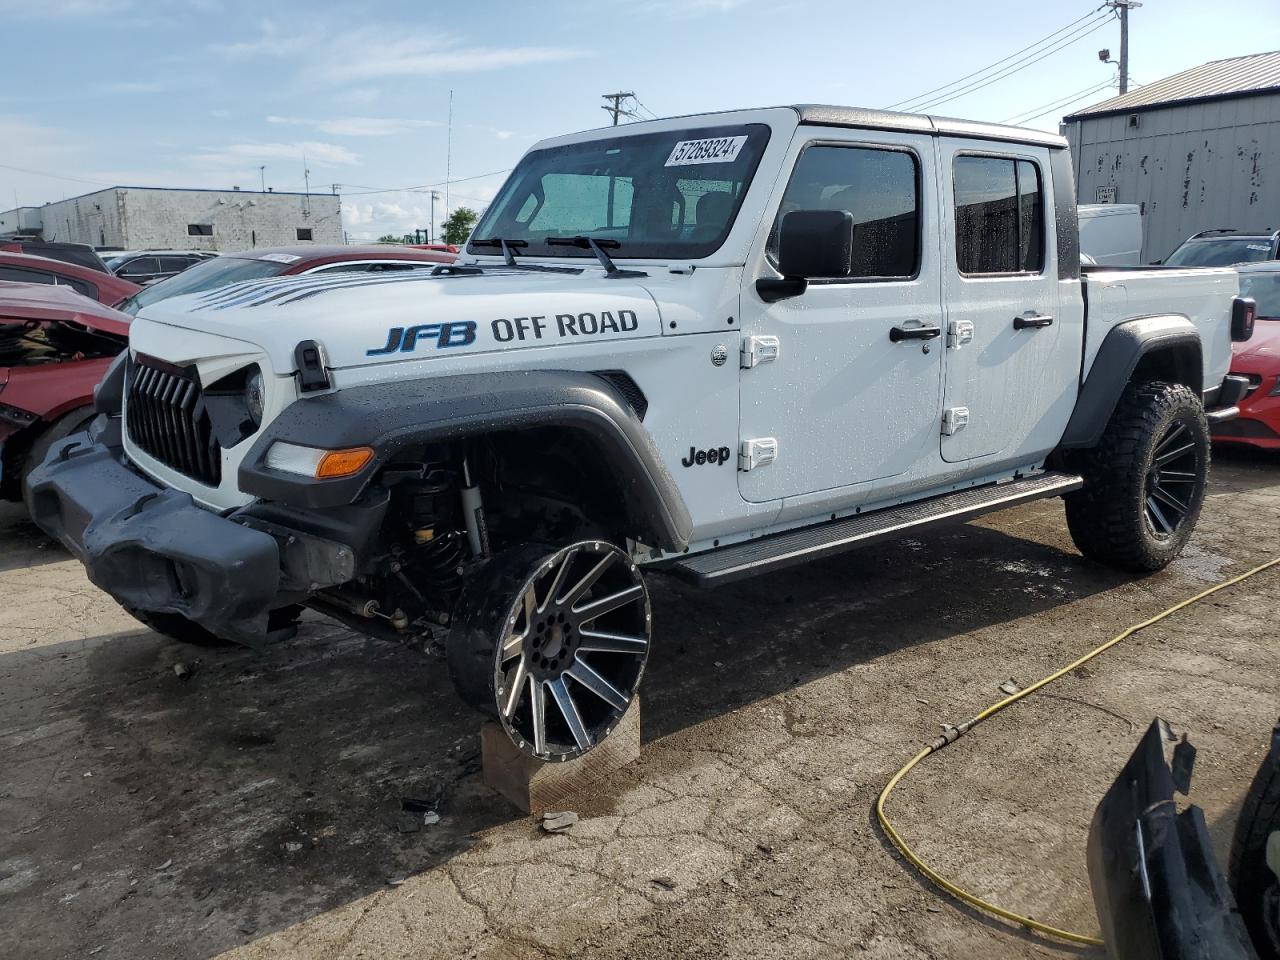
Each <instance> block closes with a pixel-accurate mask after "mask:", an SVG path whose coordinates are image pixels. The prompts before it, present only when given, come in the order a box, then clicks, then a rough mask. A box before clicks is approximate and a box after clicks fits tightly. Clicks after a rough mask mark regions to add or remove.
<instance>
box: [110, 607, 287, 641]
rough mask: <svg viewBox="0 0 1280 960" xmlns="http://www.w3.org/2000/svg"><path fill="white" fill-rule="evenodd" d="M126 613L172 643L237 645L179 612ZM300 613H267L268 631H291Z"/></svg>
mask: <svg viewBox="0 0 1280 960" xmlns="http://www.w3.org/2000/svg"><path fill="white" fill-rule="evenodd" d="M125 610H126V611H128V612H129V614H130V615H131V616H132V617H133V618H134V619H136V620H138V621H140V622H141V623H143V624H144V625H146V626H147V627H150V628H151V629H152V630H154V631H155V632H156V633H158V634H160V635H161V636H165V637H168V638H169V639H170V640H177V641H178V642H179V643H190V644H193V645H194V646H197V647H232V646H236V642H235V641H234V640H228V639H226V638H225V637H219V636H218V635H217V634H214V633H210V632H209V631H208V630H206V629H205V628H204V627H202V626H200V624H198V623H196V622H195V621H194V620H189V619H187V618H186V617H184V616H183V615H182V614H180V613H168V612H157V611H154V610H135V609H134V608H133V607H125ZM300 613H302V607H299V606H288V607H280V608H279V609H278V610H272V611H271V612H270V613H269V614H267V632H268V633H275V632H276V631H278V630H285V629H288V628H289V627H291V626H293V625H294V624H296V623H297V622H298V615H299V614H300Z"/></svg>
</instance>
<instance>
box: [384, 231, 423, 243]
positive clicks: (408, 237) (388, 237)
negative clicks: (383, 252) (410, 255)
mask: <svg viewBox="0 0 1280 960" xmlns="http://www.w3.org/2000/svg"><path fill="white" fill-rule="evenodd" d="M378 242H379V243H417V242H418V238H417V237H415V236H414V235H413V234H412V233H406V234H404V235H403V236H399V237H397V236H396V235H395V234H394V233H384V234H383V235H382V236H380V237H379V238H378Z"/></svg>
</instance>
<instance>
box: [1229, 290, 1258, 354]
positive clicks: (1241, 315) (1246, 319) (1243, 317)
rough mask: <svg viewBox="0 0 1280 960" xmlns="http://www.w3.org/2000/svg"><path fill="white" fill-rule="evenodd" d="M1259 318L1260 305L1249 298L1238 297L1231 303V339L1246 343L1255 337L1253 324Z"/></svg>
mask: <svg viewBox="0 0 1280 960" xmlns="http://www.w3.org/2000/svg"><path fill="white" fill-rule="evenodd" d="M1257 316H1258V305H1257V303H1255V302H1254V301H1253V300H1252V299H1250V298H1249V297H1236V298H1235V299H1234V300H1232V301H1231V339H1232V340H1234V341H1235V342H1236V343H1245V342H1247V341H1248V340H1249V338H1250V337H1252V336H1253V322H1254V320H1255V319H1256V318H1257Z"/></svg>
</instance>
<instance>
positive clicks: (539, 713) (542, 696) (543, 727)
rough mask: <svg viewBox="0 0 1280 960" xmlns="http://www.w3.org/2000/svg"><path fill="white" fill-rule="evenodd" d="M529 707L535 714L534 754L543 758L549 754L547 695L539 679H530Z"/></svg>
mask: <svg viewBox="0 0 1280 960" xmlns="http://www.w3.org/2000/svg"><path fill="white" fill-rule="evenodd" d="M529 706H530V709H531V710H532V713H533V752H534V753H536V754H538V755H539V756H541V755H542V754H545V753H546V752H547V693H546V690H544V689H543V686H542V681H541V680H539V679H538V678H537V677H530V678H529Z"/></svg>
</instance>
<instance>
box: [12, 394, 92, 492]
mask: <svg viewBox="0 0 1280 960" xmlns="http://www.w3.org/2000/svg"><path fill="white" fill-rule="evenodd" d="M95 416H96V414H95V413H94V412H93V407H91V406H87V405H86V406H83V407H76V408H75V409H74V410H70V411H68V412H67V413H64V414H63V415H62V416H60V417H59V418H58V419H57V420H55V421H53V423H51V424H49V426H47V427H45V428H44V430H42V431H41V432H40V433H39V434H38V435H37V436H36V438H35V440H34V441H32V443H31V449H29V450H28V451H27V455H26V458H25V459H24V460H23V461H22V480H21V484H22V500H23V502H24V503H25V504H26V505H27V513H29V514H32V515H33V516H34V512H33V511H32V509H31V493H30V491H28V489H27V477H29V476H30V475H31V471H32V470H34V469H35V468H36V467H38V466H39V465H40V464H41V463H43V462H44V458H45V457H46V456H47V455H48V453H49V451H50V450H51V449H52V448H53V445H54V444H55V443H57V442H58V441H59V440H61V439H63V438H64V437H69V436H71V434H73V433H75V432H77V431H79V430H83V429H85V428H86V427H88V426H89V424H90V422H92V420H93V418H94V417H95Z"/></svg>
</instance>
